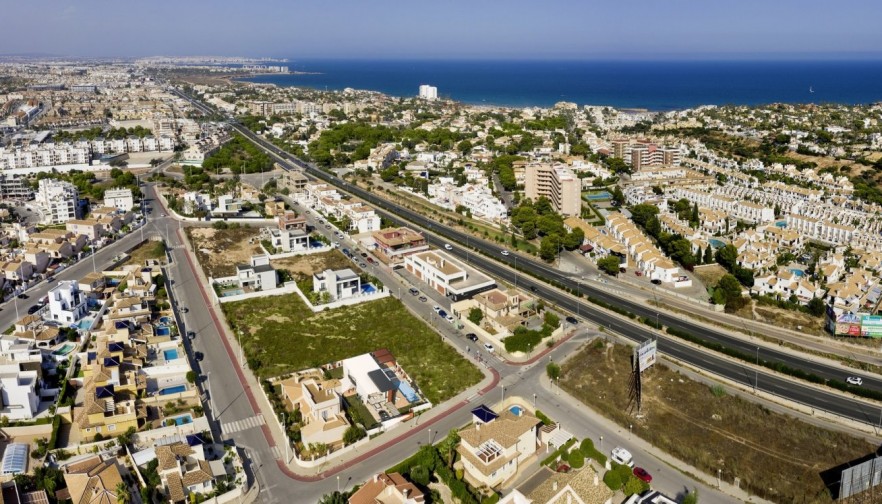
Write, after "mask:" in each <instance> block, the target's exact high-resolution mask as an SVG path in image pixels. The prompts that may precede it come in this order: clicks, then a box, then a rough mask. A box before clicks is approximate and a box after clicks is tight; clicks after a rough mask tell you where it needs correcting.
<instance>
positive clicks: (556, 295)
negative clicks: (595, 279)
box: [233, 123, 882, 425]
mask: <svg viewBox="0 0 882 504" xmlns="http://www.w3.org/2000/svg"><path fill="white" fill-rule="evenodd" d="M233 126H234V127H236V128H237V130H238V131H239V132H240V133H242V134H243V135H245V136H247V137H248V138H251V139H252V140H253V141H255V142H256V143H257V144H258V145H260V146H262V147H263V148H264V149H265V150H267V151H268V152H269V153H270V154H271V155H273V156H274V157H276V159H277V160H279V161H282V163H283V166H286V165H287V167H289V168H295V167H296V168H304V169H306V170H308V171H309V173H310V175H313V176H314V177H316V178H319V179H321V180H324V181H326V182H329V183H331V184H333V185H336V186H338V187H340V188H342V189H343V190H344V191H347V192H350V193H351V194H353V195H355V196H358V197H359V198H362V199H364V200H365V201H367V202H369V203H371V204H372V205H374V206H375V207H376V208H377V211H378V213H380V214H381V215H383V216H384V217H387V218H389V219H391V220H393V221H396V222H399V223H401V224H404V225H410V226H413V225H414V224H415V225H416V226H417V227H421V228H423V229H424V230H428V231H430V233H428V234H427V239H428V241H429V242H430V243H431V244H433V245H435V246H443V245H444V244H445V243H458V244H460V245H458V246H455V247H454V250H453V251H452V253H454V254H455V255H458V256H460V257H461V258H463V259H465V258H466V254H468V258H469V261H470V262H471V264H472V265H473V266H476V267H479V268H480V269H482V270H484V271H486V272H488V273H490V274H491V275H492V276H494V277H495V278H499V279H503V280H506V281H507V282H509V283H515V282H516V281H517V283H518V285H519V286H527V287H530V286H534V287H536V288H537V289H538V290H539V294H540V296H541V297H543V298H545V299H547V300H549V301H552V302H554V303H555V304H557V305H558V306H561V307H563V308H565V309H567V310H570V311H571V312H573V313H578V314H579V315H580V316H582V317H588V318H590V319H591V320H594V321H597V322H601V323H603V324H604V325H608V326H609V327H610V329H612V330H614V331H616V332H618V333H620V334H622V335H624V336H626V337H627V338H629V339H631V340H633V341H637V342H642V341H645V340H647V339H649V338H655V337H657V336H658V333H657V332H655V331H652V330H650V329H649V328H648V327H647V326H645V325H642V324H640V323H631V322H623V321H621V320H620V319H618V318H614V317H611V316H610V315H608V314H607V313H606V312H604V311H601V310H600V309H599V308H597V307H596V305H593V304H591V303H588V302H582V301H576V300H575V299H574V298H571V297H570V296H567V295H565V294H563V292H562V291H559V290H557V289H554V288H552V287H550V286H549V285H547V284H546V283H545V282H543V281H539V280H538V279H537V278H534V277H533V276H531V275H527V274H524V273H517V274H516V273H514V272H513V271H512V270H511V269H508V268H503V267H501V265H500V263H503V264H505V265H506V266H509V267H513V268H515V269H519V270H521V271H528V272H530V273H532V274H533V275H535V276H536V277H539V278H542V279H544V280H546V281H548V280H553V281H556V282H559V283H561V284H563V285H565V286H568V287H571V288H573V289H578V290H579V291H581V292H582V293H583V294H585V295H589V296H592V297H596V298H600V299H603V300H605V301H606V302H608V303H610V304H613V305H617V306H620V307H622V308H624V309H626V310H628V311H630V312H632V313H635V314H637V315H638V316H641V317H647V318H649V319H655V318H656V316H658V320H659V322H660V323H662V324H663V325H665V326H667V327H676V328H679V329H682V330H686V331H689V332H690V333H692V334H694V335H696V336H698V337H701V338H703V339H705V340H707V341H713V342H718V343H721V344H723V345H725V346H726V347H729V348H735V349H738V350H740V351H741V352H744V353H745V354H747V355H756V353H757V345H754V344H752V343H751V342H749V341H744V340H741V339H739V338H735V337H732V336H729V335H727V334H725V333H721V332H719V331H716V330H715V329H714V328H712V327H706V326H703V325H701V324H697V323H695V322H692V321H689V320H684V319H681V318H679V317H677V316H676V315H670V314H667V313H664V312H663V311H658V310H655V309H654V308H652V307H650V306H648V305H643V304H638V303H635V302H632V301H629V300H628V299H622V298H618V297H615V296H612V295H610V294H609V293H607V292H605V291H602V290H599V289H597V288H595V287H593V286H591V285H587V284H584V283H581V282H576V281H574V280H573V279H572V278H570V277H569V276H567V275H566V274H564V273H563V272H561V271H559V270H557V269H555V268H554V267H552V266H549V265H546V264H543V263H539V262H537V261H534V260H532V259H528V258H524V257H521V256H519V255H517V254H510V255H508V256H505V255H502V254H501V250H502V249H501V247H500V246H499V245H497V244H495V243H490V242H487V241H484V240H480V239H476V238H474V237H472V236H469V235H466V234H465V233H462V232H459V231H456V230H454V229H451V228H448V227H446V226H443V225H440V224H438V223H437V222H436V221H433V220H431V219H429V218H427V217H424V216H423V215H421V214H418V213H416V212H413V211H411V210H408V209H407V208H402V207H399V206H398V205H395V204H393V203H391V202H389V201H386V200H384V199H382V198H379V197H378V196H375V195H374V194H372V193H370V192H368V191H365V190H364V189H361V188H359V187H357V186H354V185H353V184H350V183H349V182H347V181H345V180H342V179H339V178H337V177H334V176H332V175H330V174H328V173H326V172H323V171H321V170H318V169H317V168H314V167H312V166H310V165H308V164H306V163H304V162H302V161H300V160H299V159H297V158H295V157H294V156H291V155H290V154H287V153H285V152H284V151H281V150H280V149H279V148H278V147H276V146H274V145H272V144H269V143H267V142H265V141H264V140H263V139H261V138H260V137H258V136H257V135H255V134H254V133H252V132H251V131H249V130H248V129H246V128H244V127H242V126H240V125H238V124H235V123H234V124H233ZM465 243H468V244H469V247H470V248H471V250H470V251H468V252H467V251H466V249H465V248H464V247H462V246H461V244H465ZM475 252H480V253H475ZM482 254H483V255H482ZM489 257H493V259H489ZM516 279H517V280H516ZM659 350H660V351H662V352H663V353H667V354H668V355H671V356H672V357H675V358H677V359H679V360H681V361H683V362H686V363H688V364H691V365H693V366H696V367H698V368H701V369H705V370H707V371H709V372H711V373H714V374H717V375H719V376H723V377H725V378H728V379H731V380H733V381H736V382H738V383H742V384H745V385H748V386H751V387H754V386H755V387H756V388H757V389H759V390H763V391H765V392H769V393H772V394H776V395H779V396H782V397H784V398H786V399H789V400H793V401H796V402H799V403H802V404H806V405H808V406H810V407H813V408H815V409H818V410H823V411H829V412H831V413H835V414H837V415H841V416H843V417H846V418H849V419H852V420H857V421H859V422H864V423H868V424H871V425H878V424H879V419H880V418H882V408H880V407H879V406H877V405H871V404H868V401H862V400H857V399H853V398H851V397H848V396H844V395H841V394H839V393H836V392H834V391H829V392H828V391H824V390H819V389H818V388H816V387H813V386H809V385H808V384H802V383H794V382H793V381H790V380H785V379H783V378H780V377H777V376H775V375H772V374H768V373H765V372H762V371H760V372H756V371H755V370H754V369H752V368H750V367H749V366H746V365H742V364H739V363H734V362H732V361H730V360H728V359H724V358H722V357H721V356H718V355H716V354H708V353H707V352H704V351H700V350H696V349H694V348H692V347H691V346H688V345H685V344H684V343H682V342H680V341H678V340H677V339H675V338H674V337H670V336H663V337H662V338H661V340H660V342H659ZM759 359H760V360H762V361H766V362H780V363H784V364H786V365H788V366H790V367H792V368H796V369H802V370H804V371H806V372H810V373H814V374H816V375H818V376H821V377H823V378H827V379H836V380H843V379H844V378H845V377H846V373H847V371H845V370H844V369H842V368H839V367H835V366H830V365H827V364H825V363H821V362H816V361H813V360H811V359H806V358H804V356H801V355H794V354H792V353H790V352H787V351H786V349H781V350H778V349H775V348H770V347H765V346H761V347H760V351H759ZM862 376H863V377H864V387H867V388H871V389H875V390H882V379H880V378H879V377H878V376H874V375H869V374H866V373H862Z"/></svg>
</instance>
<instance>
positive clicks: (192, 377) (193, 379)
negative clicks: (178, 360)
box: [187, 370, 199, 383]
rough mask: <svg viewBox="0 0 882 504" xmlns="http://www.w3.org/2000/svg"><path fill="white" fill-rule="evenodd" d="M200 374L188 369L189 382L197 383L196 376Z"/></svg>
mask: <svg viewBox="0 0 882 504" xmlns="http://www.w3.org/2000/svg"><path fill="white" fill-rule="evenodd" d="M197 376H199V375H197V374H196V371H192V370H191V371H187V382H188V383H196V377H197Z"/></svg>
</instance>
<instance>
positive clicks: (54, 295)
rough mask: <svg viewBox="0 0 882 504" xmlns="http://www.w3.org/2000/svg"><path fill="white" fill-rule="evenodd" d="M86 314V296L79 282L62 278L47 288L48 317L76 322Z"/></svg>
mask: <svg viewBox="0 0 882 504" xmlns="http://www.w3.org/2000/svg"><path fill="white" fill-rule="evenodd" d="M85 316H86V296H85V294H84V293H83V292H81V291H80V286H79V283H78V282H76V281H74V280H64V281H61V282H58V285H56V286H55V287H53V288H52V289H51V290H49V318H50V319H51V320H56V321H58V322H64V323H66V324H76V323H77V322H79V321H80V320H82V319H83V317H85Z"/></svg>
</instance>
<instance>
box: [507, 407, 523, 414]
mask: <svg viewBox="0 0 882 504" xmlns="http://www.w3.org/2000/svg"><path fill="white" fill-rule="evenodd" d="M508 411H511V412H512V413H513V414H514V415H515V416H521V412H522V411H524V409H523V408H521V407H520V406H512V407H511V408H508Z"/></svg>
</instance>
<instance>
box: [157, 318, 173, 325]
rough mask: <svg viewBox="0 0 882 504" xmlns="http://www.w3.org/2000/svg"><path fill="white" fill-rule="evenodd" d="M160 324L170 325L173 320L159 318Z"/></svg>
mask: <svg viewBox="0 0 882 504" xmlns="http://www.w3.org/2000/svg"><path fill="white" fill-rule="evenodd" d="M159 323H160V324H162V325H169V324H170V323H171V318H169V317H159Z"/></svg>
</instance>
